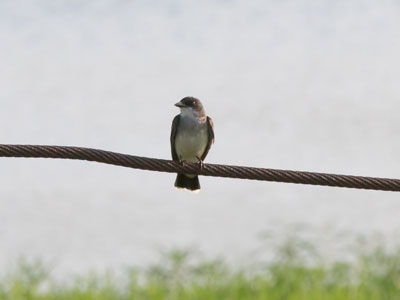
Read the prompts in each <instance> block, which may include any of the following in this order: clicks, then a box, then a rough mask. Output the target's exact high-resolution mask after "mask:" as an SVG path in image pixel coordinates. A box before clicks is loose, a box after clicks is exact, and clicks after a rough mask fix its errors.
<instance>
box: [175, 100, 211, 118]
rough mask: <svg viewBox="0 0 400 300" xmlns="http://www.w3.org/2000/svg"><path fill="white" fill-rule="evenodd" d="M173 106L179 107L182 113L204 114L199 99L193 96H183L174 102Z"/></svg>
mask: <svg viewBox="0 0 400 300" xmlns="http://www.w3.org/2000/svg"><path fill="white" fill-rule="evenodd" d="M175 106H177V107H179V108H180V110H181V113H182V114H184V115H189V114H195V115H199V116H201V115H203V114H204V109H203V105H202V104H201V102H200V100H199V99H197V98H194V97H185V98H183V99H182V100H181V101H179V102H178V103H176V104H175Z"/></svg>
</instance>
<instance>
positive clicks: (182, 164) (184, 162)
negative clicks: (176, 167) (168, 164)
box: [179, 159, 186, 167]
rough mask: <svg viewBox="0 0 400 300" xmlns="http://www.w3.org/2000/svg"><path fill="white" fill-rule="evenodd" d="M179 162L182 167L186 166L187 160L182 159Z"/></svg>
mask: <svg viewBox="0 0 400 300" xmlns="http://www.w3.org/2000/svg"><path fill="white" fill-rule="evenodd" d="M179 163H180V164H181V166H182V167H184V166H186V160H183V159H180V160H179Z"/></svg>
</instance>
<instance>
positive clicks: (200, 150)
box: [170, 97, 215, 191]
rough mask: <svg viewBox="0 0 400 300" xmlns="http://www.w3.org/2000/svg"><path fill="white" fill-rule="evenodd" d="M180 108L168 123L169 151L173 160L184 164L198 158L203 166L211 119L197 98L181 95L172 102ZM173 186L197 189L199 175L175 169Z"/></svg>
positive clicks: (210, 138) (211, 138)
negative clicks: (169, 128)
mask: <svg viewBox="0 0 400 300" xmlns="http://www.w3.org/2000/svg"><path fill="white" fill-rule="evenodd" d="M175 106H177V107H178V108H179V109H180V114H179V115H176V116H175V118H174V119H173V121H172V127H171V137H170V141H171V154H172V159H173V160H174V161H178V162H180V163H181V164H183V165H184V163H185V162H191V163H195V162H198V163H199V164H200V167H201V168H202V167H203V161H204V159H205V158H206V156H207V154H208V151H209V150H210V148H211V145H212V144H213V143H214V140H215V137H214V123H213V121H212V119H211V118H210V117H209V116H207V114H206V113H205V111H204V108H203V105H202V104H201V102H200V100H199V99H197V98H194V97H185V98H183V99H182V100H181V101H179V102H178V103H176V104H175ZM174 185H175V187H176V188H178V189H187V190H189V191H198V190H200V182H199V177H198V176H197V175H196V174H180V173H178V174H177V176H176V180H175V184H174Z"/></svg>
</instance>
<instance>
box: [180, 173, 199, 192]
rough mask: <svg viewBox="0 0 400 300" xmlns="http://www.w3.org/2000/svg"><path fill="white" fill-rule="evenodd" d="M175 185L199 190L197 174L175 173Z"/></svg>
mask: <svg viewBox="0 0 400 300" xmlns="http://www.w3.org/2000/svg"><path fill="white" fill-rule="evenodd" d="M175 187H176V188H178V189H187V190H190V191H198V190H200V182H199V176H197V175H195V176H193V177H188V176H186V175H185V174H177V176H176V180H175Z"/></svg>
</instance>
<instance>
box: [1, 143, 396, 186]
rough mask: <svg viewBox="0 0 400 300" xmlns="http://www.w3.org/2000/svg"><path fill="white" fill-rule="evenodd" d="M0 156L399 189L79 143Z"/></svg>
mask: <svg viewBox="0 0 400 300" xmlns="http://www.w3.org/2000/svg"><path fill="white" fill-rule="evenodd" d="M0 157H36V158H61V159H77V160H87V161H94V162H99V163H105V164H111V165H116V166H122V167H128V168H135V169H141V170H149V171H159V172H169V173H186V174H198V175H204V176H214V177H228V178H240V179H252V180H263V181H275V182H285V183H297V184H311V185H322V186H334V187H344V188H355V189H369V190H382V191H396V192H399V191H400V180H399V179H389V178H374V177H362V176H350V175H337V174H324V173H315V172H302V171H289V170H276V169H264V168H252V167H242V166H228V165H217V164H204V166H203V168H200V165H199V164H196V163H185V164H184V165H182V164H180V163H178V162H175V161H171V160H165V159H155V158H147V157H140V156H133V155H127V154H121V153H116V152H110V151H104V150H98V149H91V148H82V147H67V146H38V145H0Z"/></svg>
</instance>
